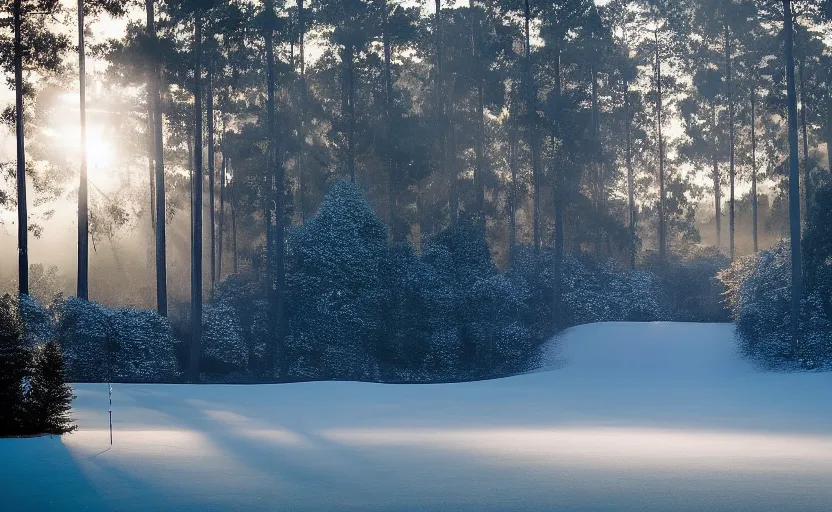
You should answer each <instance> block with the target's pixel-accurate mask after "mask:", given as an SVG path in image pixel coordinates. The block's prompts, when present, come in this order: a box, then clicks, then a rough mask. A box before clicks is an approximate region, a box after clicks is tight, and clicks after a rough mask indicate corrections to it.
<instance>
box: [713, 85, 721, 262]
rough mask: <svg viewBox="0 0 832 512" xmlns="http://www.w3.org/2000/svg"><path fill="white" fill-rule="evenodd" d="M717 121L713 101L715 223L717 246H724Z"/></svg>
mask: <svg viewBox="0 0 832 512" xmlns="http://www.w3.org/2000/svg"><path fill="white" fill-rule="evenodd" d="M716 131H717V122H716V102H715V101H714V102H712V103H711V140H712V147H711V157H712V159H713V167H714V171H713V173H714V223H715V224H716V247H717V249H719V248H721V247H722V194H721V187H720V185H721V183H720V177H719V155H718V154H717V147H718V142H717V133H716Z"/></svg>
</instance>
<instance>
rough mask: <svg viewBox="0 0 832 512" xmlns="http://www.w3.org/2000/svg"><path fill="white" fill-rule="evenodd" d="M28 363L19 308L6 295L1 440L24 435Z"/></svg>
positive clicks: (0, 319)
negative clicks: (24, 398) (24, 388)
mask: <svg viewBox="0 0 832 512" xmlns="http://www.w3.org/2000/svg"><path fill="white" fill-rule="evenodd" d="M28 363H29V351H28V350H27V349H26V345H25V344H24V340H23V325H22V323H21V321H20V316H19V315H18V314H17V305H16V304H15V302H14V301H13V300H12V299H11V297H9V295H5V296H4V297H3V298H2V299H0V437H8V436H14V435H19V434H21V433H23V432H22V419H23V378H24V376H25V375H26V368H27V366H28Z"/></svg>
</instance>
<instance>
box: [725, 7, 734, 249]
mask: <svg viewBox="0 0 832 512" xmlns="http://www.w3.org/2000/svg"><path fill="white" fill-rule="evenodd" d="M732 60H733V56H732V54H731V29H730V28H729V27H728V24H727V23H726V24H725V66H726V70H727V72H728V73H727V75H726V78H727V82H726V85H727V88H728V147H729V150H728V179H729V180H730V183H731V184H730V197H731V199H730V201H731V202H730V204H729V210H728V231H729V237H730V239H729V241H728V248H729V249H728V254H729V256H730V258H731V261H734V178H735V172H734V82H733V76H732V74H731V72H732V69H731V64H732V62H731V61H732Z"/></svg>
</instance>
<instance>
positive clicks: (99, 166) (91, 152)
mask: <svg viewBox="0 0 832 512" xmlns="http://www.w3.org/2000/svg"><path fill="white" fill-rule="evenodd" d="M79 138H80V137H79ZM86 139H87V172H88V173H89V174H90V176H92V175H93V174H96V175H98V174H110V172H111V171H112V169H111V167H112V165H113V160H114V158H113V157H114V151H113V146H112V143H111V142H110V141H108V140H107V139H106V138H105V137H104V136H103V133H102V130H101V129H95V128H94V129H91V130H90V129H87V137H86Z"/></svg>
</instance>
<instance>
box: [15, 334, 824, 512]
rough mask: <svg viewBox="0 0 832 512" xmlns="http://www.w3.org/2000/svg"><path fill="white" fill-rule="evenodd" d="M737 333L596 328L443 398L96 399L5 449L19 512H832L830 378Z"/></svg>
mask: <svg viewBox="0 0 832 512" xmlns="http://www.w3.org/2000/svg"><path fill="white" fill-rule="evenodd" d="M732 335H733V332H732V327H731V326H729V325H702V324H668V323H657V324H623V323H619V324H595V325H590V326H583V327H579V328H575V329H572V330H571V331H569V332H567V333H566V334H565V335H564V336H563V337H562V339H561V340H560V342H559V343H558V344H557V345H553V348H552V350H550V352H549V357H548V358H547V359H548V364H549V365H550V366H551V367H552V368H557V369H555V370H552V371H540V372H536V373H531V374H527V375H521V376H517V377H512V378H507V379H500V380H493V381H486V382H476V383H466V384H445V385H378V384H362V383H349V382H319V383H305V384H291V385H275V386H184V385H181V386H167V385H165V386H162V385H115V386H114V394H113V410H114V414H113V423H114V431H115V433H114V441H115V442H114V445H113V447H112V448H111V449H108V448H109V438H108V430H107V386H106V385H105V384H96V385H78V386H76V393H77V395H78V398H77V400H76V401H75V404H74V407H75V410H74V415H75V417H76V418H77V421H78V424H79V426H80V429H79V431H78V432H77V433H75V434H72V435H68V436H65V437H64V438H63V439H59V438H48V437H46V438H38V439H14V440H9V439H4V440H0V457H2V463H0V509H2V510H4V511H17V510H21V511H23V510H25V511H48V510H93V511H105V510H106V511H110V510H125V511H156V510H159V511H163V510H164V511H168V510H171V511H172V510H176V511H180V510H182V511H209V510H217V511H220V510H270V511H271V510H286V511H304V510H320V511H341V510H344V511H362V512H367V511H375V510H379V511H381V510H384V511H431V512H432V511H444V510H447V511H477V512H480V511H515V510H517V511H521V510H522V511H526V510H546V511H582V512H583V511H616V512H618V511H634V512H636V511H637V512H648V511H657V512H658V511H661V512H666V511H697V512H701V511H711V512H714V511H731V512H740V511H755V512H759V511H777V512H789V511H813V512H817V511H823V510H830V506H832V505H830V504H832V394H830V390H832V374H830V373H826V374H821V373H800V374H772V373H760V372H758V371H756V370H755V369H754V368H752V367H751V365H750V364H749V363H747V362H745V361H743V360H741V359H739V358H738V357H737V355H736V354H735V349H734V344H733V341H732Z"/></svg>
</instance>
